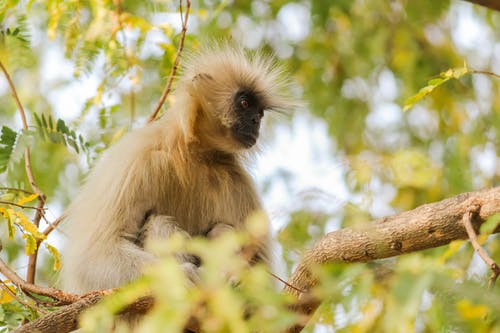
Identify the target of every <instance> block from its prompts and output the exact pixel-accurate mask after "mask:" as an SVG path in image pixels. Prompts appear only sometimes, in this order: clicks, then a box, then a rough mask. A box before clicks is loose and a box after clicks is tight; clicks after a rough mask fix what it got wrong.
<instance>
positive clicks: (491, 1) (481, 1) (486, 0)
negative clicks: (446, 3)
mask: <svg viewBox="0 0 500 333" xmlns="http://www.w3.org/2000/svg"><path fill="white" fill-rule="evenodd" d="M465 1H467V2H472V3H475V4H476V5H480V6H484V7H488V8H490V9H493V10H498V11H500V1H498V0H465Z"/></svg>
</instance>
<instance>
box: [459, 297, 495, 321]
mask: <svg viewBox="0 0 500 333" xmlns="http://www.w3.org/2000/svg"><path fill="white" fill-rule="evenodd" d="M455 306H456V308H457V311H458V313H460V315H461V316H462V318H464V319H484V318H486V316H487V315H488V312H489V310H488V307H487V306H486V305H482V304H477V305H475V304H473V303H472V302H471V301H469V300H467V299H462V300H460V301H458V302H457V303H456V305H455Z"/></svg>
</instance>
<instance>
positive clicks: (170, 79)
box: [148, 0, 191, 123]
mask: <svg viewBox="0 0 500 333" xmlns="http://www.w3.org/2000/svg"><path fill="white" fill-rule="evenodd" d="M179 6H180V12H181V22H182V30H181V39H180V41H179V48H178V49H177V54H176V55H175V60H174V64H173V66H172V71H171V72H170V76H169V77H168V82H167V85H166V86H165V89H164V90H163V92H162V94H161V97H160V100H159V101H158V103H157V104H156V107H155V109H154V111H153V113H152V114H151V116H149V119H148V123H150V122H152V121H154V120H155V119H156V117H157V115H158V113H159V112H160V109H161V107H162V105H163V103H165V99H167V96H168V94H169V93H170V90H171V89H172V82H173V81H174V77H175V73H176V72H177V67H178V66H179V63H180V61H181V53H182V50H183V49H184V39H185V38H186V31H187V23H188V17H189V8H190V7H191V2H190V0H186V13H185V15H184V16H182V0H180V4H179Z"/></svg>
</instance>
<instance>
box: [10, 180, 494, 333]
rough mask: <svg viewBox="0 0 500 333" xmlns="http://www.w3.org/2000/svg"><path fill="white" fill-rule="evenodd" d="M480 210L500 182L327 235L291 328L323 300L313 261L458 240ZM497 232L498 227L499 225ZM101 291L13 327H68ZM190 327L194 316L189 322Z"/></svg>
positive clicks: (302, 277)
mask: <svg viewBox="0 0 500 333" xmlns="http://www.w3.org/2000/svg"><path fill="white" fill-rule="evenodd" d="M471 209H472V210H473V211H475V212H476V214H475V218H474V219H471V224H472V225H473V228H474V229H475V230H478V228H479V226H480V225H481V224H482V223H483V222H484V221H485V219H487V218H488V217H490V216H492V215H494V214H496V213H499V212H500V187H496V188H492V189H487V190H483V191H479V192H471V193H464V194H460V195H457V196H455V197H452V198H449V199H446V200H443V201H440V202H436V203H432V204H427V205H423V206H420V207H418V208H416V209H414V210H411V211H408V212H404V213H401V214H397V215H394V216H391V217H386V218H382V219H378V220H375V221H373V222H372V223H369V224H367V225H366V226H365V227H364V228H358V229H352V228H345V229H341V230H338V231H335V232H332V233H329V234H327V235H326V236H325V237H323V238H322V239H321V240H320V241H318V242H317V243H316V245H315V246H314V247H313V248H312V249H311V250H309V251H307V252H306V254H305V256H304V258H303V259H302V261H301V263H300V264H299V266H298V267H297V269H296V270H295V272H294V274H293V275H292V277H291V278H290V280H289V286H286V287H285V291H286V292H288V293H290V294H292V295H296V296H297V297H298V299H297V302H296V304H294V305H293V306H291V308H292V309H293V310H294V311H296V312H298V313H300V314H302V318H301V321H300V323H299V324H297V325H296V326H295V327H292V328H290V329H289V332H300V331H301V330H302V328H303V327H304V325H305V324H306V323H307V321H308V319H309V318H310V317H311V315H312V314H313V313H314V311H315V310H316V308H317V307H318V306H319V304H320V302H319V300H317V299H314V298H313V297H311V295H310V294H309V293H308V292H309V291H310V290H311V288H312V287H314V286H315V285H316V284H317V282H318V281H317V280H316V278H315V277H314V276H313V274H312V273H311V271H310V268H311V267H312V266H313V265H315V264H322V263H335V262H367V261H371V260H376V259H381V258H387V257H392V256H397V255H401V254H404V253H410V252H415V251H420V250H424V249H429V248H433V247H438V246H442V245H445V244H448V243H449V242H451V241H453V240H457V239H467V238H468V234H467V231H466V230H465V227H464V224H463V222H462V219H463V217H464V215H465V214H466V213H468V212H471ZM494 232H495V233H497V232H500V227H497V228H496V230H495V231H494ZM109 292H110V291H103V292H100V293H99V292H97V294H96V293H92V294H89V295H87V296H83V297H82V299H81V300H79V301H77V302H76V303H73V304H71V305H68V306H65V307H63V308H61V309H60V310H58V311H55V312H53V313H50V314H49V315H47V316H44V317H42V318H39V319H37V320H35V321H33V322H31V323H28V324H26V325H24V326H22V327H20V328H19V329H18V330H16V331H15V332H34V331H37V332H40V333H43V332H61V333H64V332H69V331H70V330H72V329H75V328H76V324H77V319H78V316H79V315H80V313H81V312H82V311H83V310H85V309H86V308H88V307H90V306H92V305H94V304H96V303H97V302H98V301H99V299H100V297H102V295H104V294H107V293H109ZM152 305H153V299H152V298H151V297H144V298H141V299H139V300H138V301H137V302H135V303H133V304H131V305H130V306H129V307H128V308H127V309H126V310H124V311H123V312H122V313H125V314H126V313H144V312H147V310H148V309H149V308H150V307H151V306H152ZM187 327H188V328H192V331H194V332H196V331H198V330H197V329H196V327H197V323H196V321H195V320H190V321H189V322H188V323H187Z"/></svg>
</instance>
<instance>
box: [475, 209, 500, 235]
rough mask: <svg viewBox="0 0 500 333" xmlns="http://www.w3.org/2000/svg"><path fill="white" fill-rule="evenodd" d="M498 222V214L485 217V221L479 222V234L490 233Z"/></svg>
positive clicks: (499, 218) (499, 219)
mask: <svg viewBox="0 0 500 333" xmlns="http://www.w3.org/2000/svg"><path fill="white" fill-rule="evenodd" d="M499 223H500V214H494V215H492V216H490V217H488V218H487V219H486V221H485V222H484V223H483V224H481V227H480V229H479V230H480V234H481V235H486V236H487V235H491V234H492V233H493V232H494V231H495V229H496V228H497V226H498V224H499Z"/></svg>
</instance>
